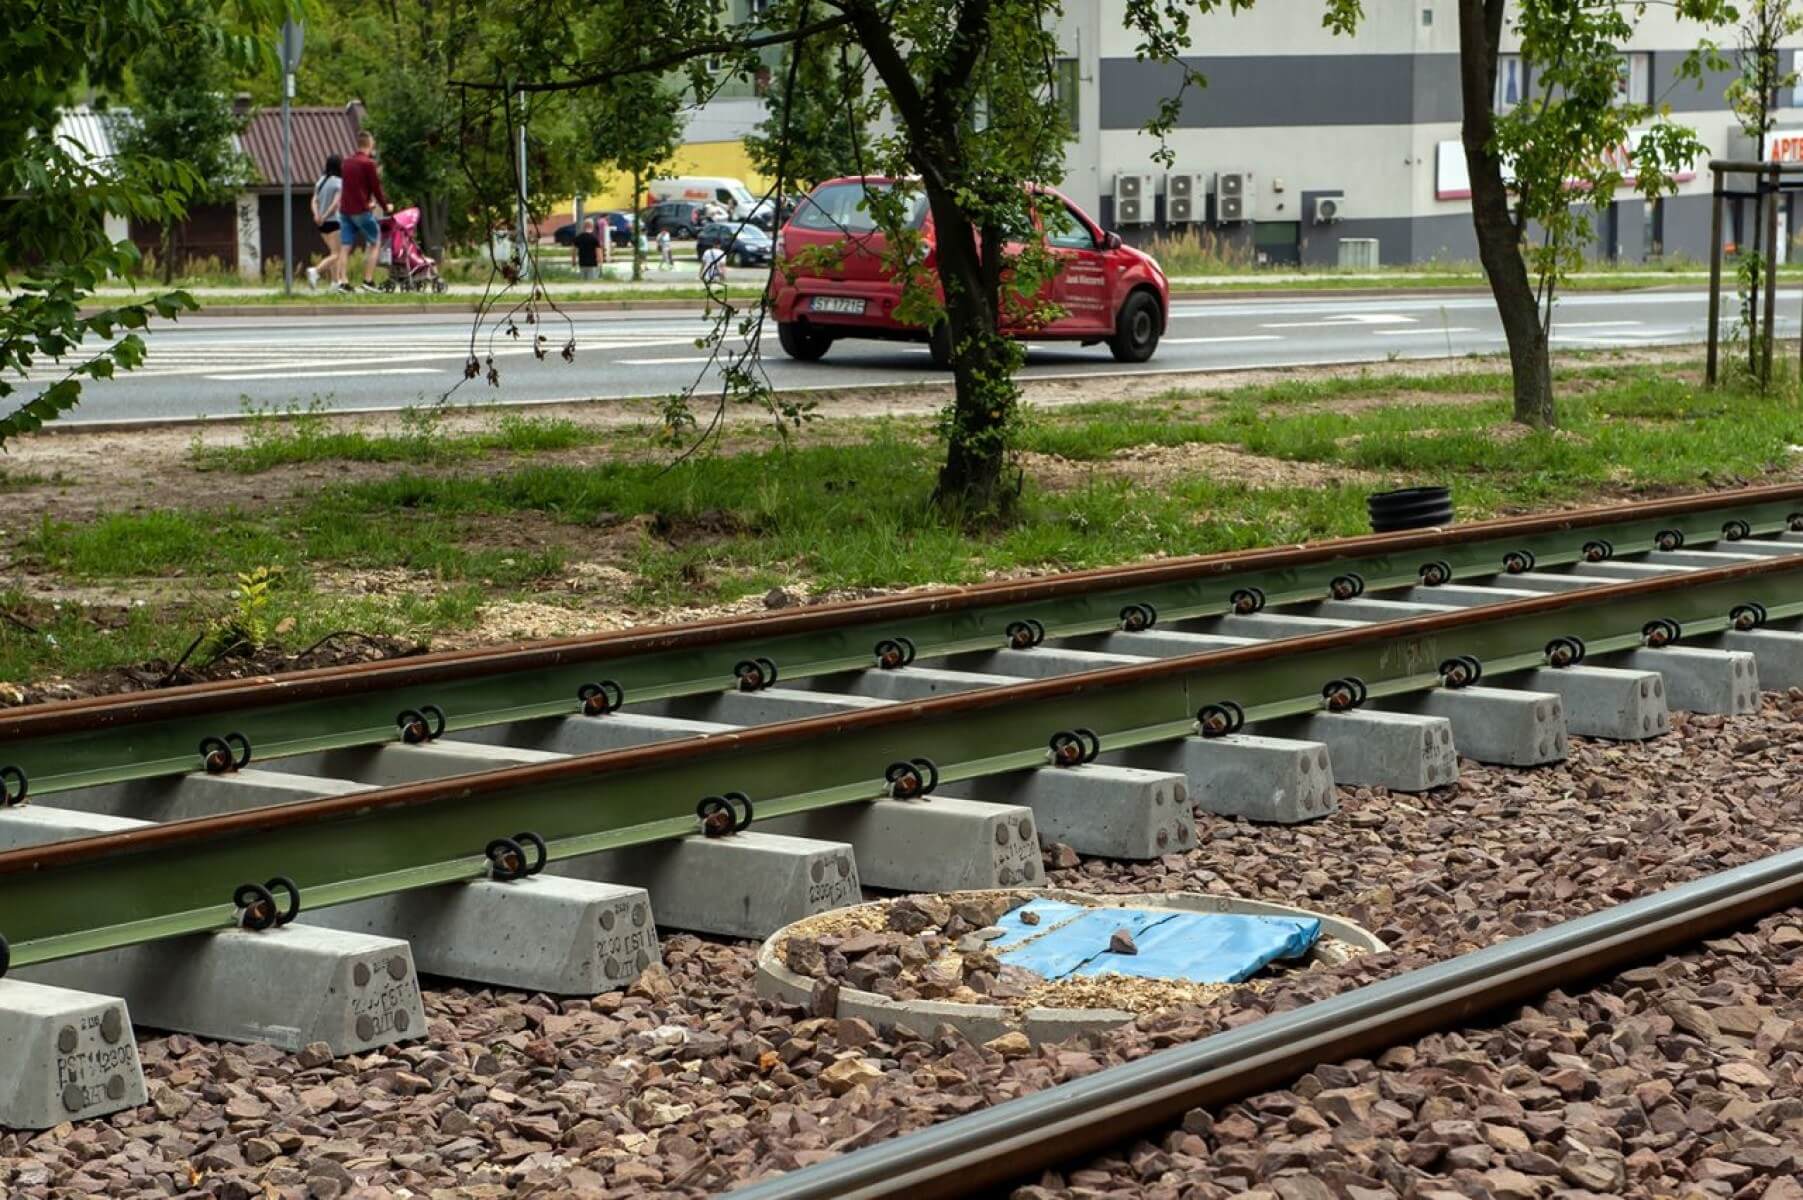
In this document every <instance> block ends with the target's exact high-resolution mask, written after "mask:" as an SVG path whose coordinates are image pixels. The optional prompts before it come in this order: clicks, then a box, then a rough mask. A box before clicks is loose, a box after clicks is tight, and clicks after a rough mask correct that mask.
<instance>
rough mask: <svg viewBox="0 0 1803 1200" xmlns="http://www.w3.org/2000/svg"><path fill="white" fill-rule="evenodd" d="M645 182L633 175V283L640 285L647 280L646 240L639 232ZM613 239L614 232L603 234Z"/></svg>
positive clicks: (638, 175) (638, 176)
mask: <svg viewBox="0 0 1803 1200" xmlns="http://www.w3.org/2000/svg"><path fill="white" fill-rule="evenodd" d="M644 186H645V181H644V177H643V176H642V175H640V174H639V172H637V171H634V172H633V173H632V281H633V282H634V283H638V282H639V281H640V280H642V279H644V278H645V239H644V237H643V235H642V234H641V232H640V230H639V217H640V216H641V215H642V214H643V212H644V209H643V208H642V207H640V205H639V197H640V196H641V195H643V194H644ZM602 236H603V237H611V236H613V235H612V231H608V232H606V233H604V234H602Z"/></svg>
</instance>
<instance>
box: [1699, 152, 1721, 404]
mask: <svg viewBox="0 0 1803 1200" xmlns="http://www.w3.org/2000/svg"><path fill="white" fill-rule="evenodd" d="M1709 173H1710V175H1711V177H1712V178H1713V179H1714V181H1715V183H1714V188H1713V191H1714V202H1713V215H1712V216H1711V217H1710V221H1709V354H1708V357H1707V358H1706V359H1705V364H1706V365H1705V366H1704V368H1703V381H1704V382H1705V383H1707V384H1708V385H1709V386H1710V387H1714V386H1715V376H1716V356H1717V354H1718V353H1719V352H1720V350H1721V332H1720V325H1721V320H1722V169H1721V168H1720V167H1718V166H1715V165H1714V164H1713V163H1712V164H1710V167H1709Z"/></svg>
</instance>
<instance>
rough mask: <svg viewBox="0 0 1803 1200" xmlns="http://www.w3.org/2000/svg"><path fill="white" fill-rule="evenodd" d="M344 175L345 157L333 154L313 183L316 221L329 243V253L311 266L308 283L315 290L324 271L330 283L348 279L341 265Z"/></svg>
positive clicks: (327, 251) (327, 248)
mask: <svg viewBox="0 0 1803 1200" xmlns="http://www.w3.org/2000/svg"><path fill="white" fill-rule="evenodd" d="M343 176H344V160H343V159H342V158H340V157H338V155H336V154H333V155H330V156H328V157H327V158H326V165H325V169H324V170H323V171H321V172H320V175H319V181H318V182H317V183H315V184H314V185H313V224H314V225H315V226H317V227H318V229H319V234H320V236H321V237H323V238H324V239H325V242H326V252H325V254H324V255H322V256H321V257H320V260H319V261H318V262H317V263H315V264H313V265H312V266H310V267H308V268H307V286H308V287H310V288H313V289H315V290H317V289H318V287H319V273H320V272H321V271H324V272H325V273H326V281H327V282H328V283H332V282H337V283H343V282H344V272H343V271H342V270H340V269H339V266H338V245H339V243H338V224H339V222H338V199H339V194H340V193H341V192H342V191H343V190H344V178H343Z"/></svg>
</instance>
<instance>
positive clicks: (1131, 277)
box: [770, 177, 1171, 367]
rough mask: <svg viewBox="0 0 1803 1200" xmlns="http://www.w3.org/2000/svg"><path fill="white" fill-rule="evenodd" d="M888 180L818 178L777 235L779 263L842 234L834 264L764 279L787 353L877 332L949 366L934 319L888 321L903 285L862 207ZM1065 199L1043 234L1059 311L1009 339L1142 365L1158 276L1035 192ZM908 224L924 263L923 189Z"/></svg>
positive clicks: (1164, 311)
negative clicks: (1066, 346) (1088, 349)
mask: <svg viewBox="0 0 1803 1200" xmlns="http://www.w3.org/2000/svg"><path fill="white" fill-rule="evenodd" d="M893 186H895V181H894V180H890V179H875V178H871V179H859V178H855V177H854V178H847V179H833V180H829V181H828V182H826V183H823V184H821V185H820V186H819V187H818V188H816V189H815V190H814V192H813V194H812V195H810V196H808V198H807V199H805V200H803V201H802V202H801V204H800V205H799V206H798V207H797V208H796V210H795V215H794V216H792V217H791V218H790V219H789V223H788V224H787V225H784V226H783V228H782V232H781V233H780V234H779V235H778V236H777V239H776V257H777V260H778V262H779V263H780V262H783V261H784V260H785V259H792V258H793V257H794V255H795V254H796V252H797V251H800V250H802V249H804V248H806V247H810V246H823V245H833V244H836V243H838V242H840V241H841V240H845V239H850V240H851V242H852V246H851V248H850V249H849V251H848V252H847V253H846V254H845V255H844V257H843V258H842V259H841V260H840V261H839V263H838V265H837V266H835V267H833V268H830V269H827V270H824V271H822V270H814V269H811V268H801V267H799V266H798V264H795V263H793V262H791V263H789V264H788V266H787V268H786V269H787V270H788V271H792V272H794V275H795V277H794V279H792V280H791V279H789V278H787V277H786V275H785V273H784V272H782V271H779V272H777V273H776V275H775V276H774V277H773V278H772V279H771V283H770V290H771V300H772V309H773V311H774V312H775V313H776V331H777V334H778V337H779V338H780V340H781V342H782V346H783V350H784V351H785V352H787V354H788V355H789V357H790V358H796V359H801V360H802V361H804V362H812V361H813V360H815V359H817V358H819V357H820V356H821V355H823V354H825V353H826V352H827V349H828V348H829V347H831V346H832V344H833V343H834V342H835V341H837V340H838V339H840V338H881V339H886V340H890V341H905V342H926V343H927V345H928V347H929V348H930V349H931V350H932V353H933V361H934V362H935V363H936V364H938V365H939V366H942V367H943V366H948V365H950V359H951V347H950V343H949V339H948V338H947V336H946V334H945V325H944V324H943V323H941V324H940V325H938V326H937V327H936V328H935V329H934V330H932V331H931V332H930V333H929V331H928V330H926V329H924V328H922V327H920V326H918V325H909V324H905V323H904V322H901V321H898V320H896V318H895V315H894V313H895V306H896V305H897V304H898V303H900V301H901V284H899V283H898V282H896V281H895V280H894V279H892V278H891V277H890V276H889V274H888V272H887V271H886V270H885V268H884V265H883V262H882V254H883V249H884V241H885V240H884V238H883V235H882V234H881V233H879V232H877V231H876V226H875V222H873V221H872V220H871V217H870V214H869V213H868V212H867V211H865V208H864V203H863V202H864V196H865V193H866V191H867V190H875V189H879V188H880V189H888V188H891V187H893ZM1039 190H1041V191H1043V192H1044V193H1045V194H1047V195H1049V196H1052V197H1054V198H1056V199H1057V200H1058V201H1059V202H1060V203H1062V204H1063V205H1064V209H1065V213H1064V218H1065V219H1064V220H1062V221H1052V222H1048V224H1049V225H1051V226H1052V228H1049V229H1048V230H1047V231H1046V232H1045V233H1044V234H1043V235H1042V236H1044V237H1045V239H1046V246H1047V248H1048V249H1049V250H1051V252H1052V253H1053V254H1056V255H1057V256H1058V257H1060V258H1062V259H1064V260H1065V261H1064V264H1063V266H1062V269H1060V270H1059V271H1058V273H1057V274H1056V275H1055V276H1053V278H1052V280H1051V282H1050V283H1048V284H1047V285H1046V288H1045V292H1044V293H1043V295H1044V297H1045V298H1046V299H1047V300H1050V301H1052V302H1053V303H1055V304H1057V305H1058V306H1059V307H1060V308H1062V309H1063V310H1064V315H1063V316H1061V317H1059V318H1058V319H1057V320H1055V321H1052V322H1050V323H1048V324H1044V325H1035V326H1033V327H1030V328H1029V327H1026V326H1020V327H1013V328H1010V329H1009V330H1008V333H1009V335H1010V336H1011V337H1017V338H1027V337H1030V338H1032V339H1033V340H1034V341H1036V342H1043V341H1067V342H1080V343H1082V344H1083V345H1085V346H1093V345H1096V344H1098V343H1100V342H1107V343H1108V348H1109V349H1110V350H1112V351H1113V352H1114V357H1115V358H1116V359H1118V360H1120V361H1121V362H1145V361H1146V360H1147V359H1149V358H1151V357H1152V352H1153V351H1154V350H1156V349H1157V348H1158V339H1159V337H1160V336H1161V335H1162V334H1163V333H1164V328H1165V320H1166V318H1167V316H1168V315H1169V313H1170V308H1171V289H1170V286H1169V284H1167V283H1166V282H1165V278H1164V272H1163V271H1162V270H1160V269H1159V266H1158V263H1157V262H1156V261H1155V260H1154V259H1153V258H1152V257H1151V256H1150V255H1148V254H1143V253H1141V252H1140V251H1138V250H1135V249H1134V248H1133V247H1131V246H1127V245H1124V244H1122V242H1121V237H1120V235H1119V234H1118V233H1105V232H1103V230H1102V229H1101V227H1100V226H1098V225H1097V224H1096V223H1095V222H1094V221H1092V220H1090V218H1089V214H1087V213H1085V212H1084V211H1083V210H1082V209H1080V208H1078V207H1077V206H1076V205H1075V204H1072V203H1071V202H1070V201H1069V200H1068V199H1066V198H1065V197H1064V196H1062V195H1060V194H1059V193H1058V192H1056V191H1054V190H1053V189H1051V188H1042V189H1039ZM912 203H913V210H912V221H913V224H914V227H915V228H916V229H919V230H921V231H922V233H923V235H924V238H925V242H926V246H927V261H928V263H929V264H930V263H931V262H932V246H933V220H932V215H931V214H930V213H929V212H928V211H927V202H926V197H925V196H924V195H917V196H915V197H913V200H912Z"/></svg>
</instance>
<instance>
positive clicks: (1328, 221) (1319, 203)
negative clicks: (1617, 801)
mask: <svg viewBox="0 0 1803 1200" xmlns="http://www.w3.org/2000/svg"><path fill="white" fill-rule="evenodd" d="M1346 215H1347V214H1346V197H1344V196H1318V197H1316V199H1315V224H1317V225H1334V224H1337V223H1339V222H1341V221H1344V220H1345V219H1346Z"/></svg>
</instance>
